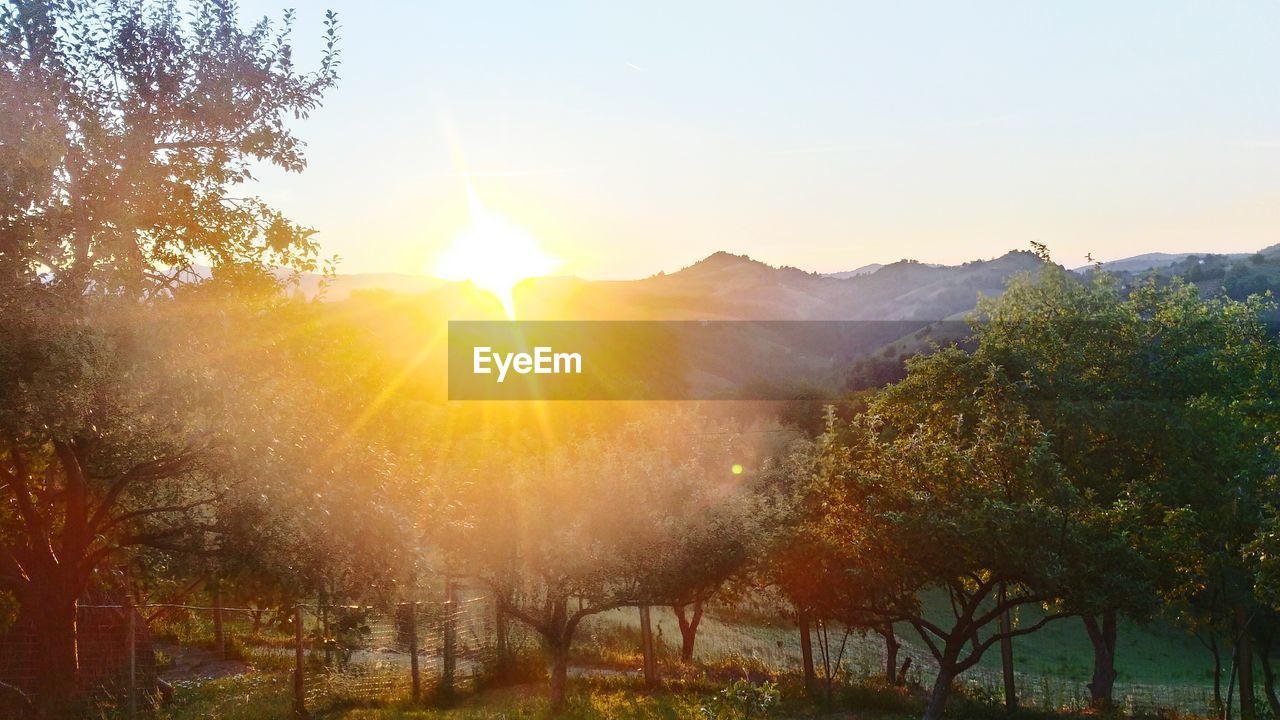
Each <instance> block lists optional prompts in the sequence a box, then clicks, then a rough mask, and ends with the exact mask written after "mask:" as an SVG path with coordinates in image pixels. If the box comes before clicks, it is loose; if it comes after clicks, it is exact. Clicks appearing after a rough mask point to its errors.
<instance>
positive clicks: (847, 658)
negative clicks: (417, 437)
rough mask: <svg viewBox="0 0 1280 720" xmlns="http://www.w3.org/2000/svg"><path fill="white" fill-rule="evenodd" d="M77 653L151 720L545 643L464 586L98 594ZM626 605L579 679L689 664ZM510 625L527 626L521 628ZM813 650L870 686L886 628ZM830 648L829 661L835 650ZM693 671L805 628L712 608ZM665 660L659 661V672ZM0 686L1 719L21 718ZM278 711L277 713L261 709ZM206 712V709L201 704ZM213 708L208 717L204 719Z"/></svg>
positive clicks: (381, 689)
mask: <svg viewBox="0 0 1280 720" xmlns="http://www.w3.org/2000/svg"><path fill="white" fill-rule="evenodd" d="M79 612H80V619H79V654H80V659H81V682H82V684H83V688H82V689H83V690H84V691H85V692H86V694H87V695H89V696H90V697H91V698H92V699H93V702H94V703H95V706H96V712H95V716H103V717H113V716H114V717H120V718H129V719H130V720H132V719H134V718H140V717H145V716H147V715H149V714H150V712H151V711H152V710H153V709H154V708H156V707H158V706H160V705H161V704H163V703H164V702H165V701H167V700H168V699H170V698H171V697H173V696H174V695H181V696H183V697H182V698H180V700H183V701H184V702H185V701H189V700H190V699H191V698H192V697H196V698H198V699H199V700H200V701H201V702H203V703H204V705H203V706H202V707H203V712H204V713H206V714H207V715H209V716H221V715H228V716H233V715H235V714H236V712H237V706H238V707H240V708H243V707H248V706H255V710H258V711H259V715H262V716H270V717H287V716H289V715H290V714H300V713H303V712H305V711H314V710H323V709H325V708H326V707H327V706H331V705H334V704H337V703H350V702H360V701H377V702H386V701H395V700H398V699H404V700H407V699H410V698H414V699H419V700H427V699H435V700H441V701H448V700H449V699H451V697H452V695H453V694H454V693H455V692H460V691H465V690H467V689H470V688H472V687H475V681H476V680H477V679H478V678H480V677H481V676H482V673H484V671H485V670H486V669H487V668H490V667H493V666H494V665H495V664H496V661H497V659H498V655H499V652H500V650H499V648H501V647H503V645H504V643H505V646H506V647H507V648H508V649H509V650H511V651H512V652H513V653H514V652H519V651H522V650H523V651H530V650H533V649H534V648H533V646H532V640H531V637H530V636H529V635H528V634H527V633H521V634H519V635H518V636H517V637H505V638H499V637H498V632H499V627H502V626H503V625H504V624H500V623H498V622H497V617H496V608H495V604H494V602H493V601H492V599H491V598H489V597H488V596H487V595H486V594H485V593H483V592H479V591H476V590H474V589H468V588H466V587H462V586H454V587H453V589H452V590H451V592H450V594H449V596H448V598H447V599H443V600H441V599H437V600H432V601H419V602H406V603H399V604H396V605H390V606H382V607H375V606H369V605H346V604H330V603H306V604H302V605H298V606H294V607H287V608H279V609H269V608H249V607H217V606H192V605H161V604H144V605H138V606H132V605H129V604H105V603H104V604H96V605H89V604H85V605H82V606H81V607H80V610H79ZM647 615H648V626H649V629H650V632H649V633H648V635H647V637H649V638H650V640H649V642H648V643H646V642H644V638H645V637H646V634H645V633H644V632H642V626H643V624H644V622H645V619H644V613H642V612H640V611H638V610H637V609H636V608H621V609H617V610H612V611H609V612H606V613H602V614H599V615H595V616H591V617H589V618H588V619H587V620H586V621H585V622H584V623H583V624H582V625H581V627H580V629H579V633H578V635H577V637H576V641H575V645H574V659H573V668H572V670H573V672H574V674H575V675H590V674H601V675H619V674H622V675H631V676H634V677H636V678H637V679H640V678H645V679H648V680H655V679H656V676H657V675H658V674H659V673H660V672H661V673H672V672H686V671H688V670H689V668H688V666H684V665H681V664H680V663H678V662H677V659H678V658H679V652H680V644H681V635H680V632H679V626H678V623H677V621H676V618H675V615H674V613H673V612H672V611H671V609H669V608H666V607H653V608H649V609H648V612H647ZM505 625H508V626H509V629H508V631H507V632H511V631H516V632H517V633H519V630H517V628H518V627H519V626H518V625H516V624H515V623H508V624H505ZM811 638H812V645H813V655H814V659H815V664H816V665H817V671H818V674H819V678H820V680H821V679H822V678H823V676H824V675H826V674H828V672H829V674H830V676H831V677H833V678H834V679H836V680H838V681H840V682H848V681H858V680H862V679H867V678H871V677H874V676H877V675H880V674H881V673H883V672H884V670H883V668H884V654H885V648H884V642H883V640H882V639H881V638H880V637H879V636H878V635H875V634H856V633H855V634H849V635H846V634H845V632H844V630H843V629H837V628H829V632H827V633H825V634H824V633H823V632H817V631H815V632H814V633H813V634H812V636H811ZM36 641H37V639H36V638H34V637H30V636H24V635H22V634H21V633H16V634H15V633H12V632H11V633H10V634H9V635H8V636H6V638H4V642H3V647H0V681H3V682H4V683H6V684H9V685H11V686H13V687H15V688H23V687H29V686H30V685H31V684H32V683H33V682H34V681H36V680H37V678H38V674H37V672H36V670H35V668H36V667H37V665H36V664H35V663H36V660H35V658H36V656H37V653H36V652H35V651H36V650H37V649H38V648H37V642H36ZM900 641H901V643H902V644H901V648H900V649H899V651H898V653H899V663H901V662H902V661H904V660H907V659H910V661H911V664H910V671H909V673H908V679H909V680H911V681H913V682H915V683H920V684H924V685H926V686H927V685H928V684H929V683H931V681H932V678H933V675H934V673H936V670H937V666H936V663H935V662H934V659H933V657H932V656H931V655H930V654H929V653H928V652H927V651H925V650H924V648H923V647H921V646H919V645H918V644H916V643H913V642H912V641H911V640H910V639H909V638H907V637H902V638H900ZM824 656H825V657H826V658H827V661H828V662H827V663H825V664H824V662H823V658H824ZM694 663H695V665H696V667H695V668H693V669H694V671H696V672H700V673H707V674H708V676H709V677H716V678H720V677H729V676H734V675H737V676H743V675H745V676H747V677H750V678H752V679H756V678H757V677H759V676H774V675H780V674H794V675H798V674H799V673H800V669H801V665H802V661H801V648H800V635H799V633H798V631H797V629H796V627H795V624H794V623H793V622H792V621H791V620H790V619H789V618H787V617H785V616H784V615H783V614H782V613H779V612H777V611H776V609H772V608H765V607H728V606H710V607H708V609H707V612H706V614H705V615H704V616H703V617H702V621H701V625H700V627H699V630H698V633H697V641H696V644H695V647H694ZM660 666H661V667H662V669H661V670H660V669H659V667H660ZM1002 680H1003V678H1002V675H1001V673H1000V670H999V668H998V667H993V666H988V665H985V664H980V665H978V666H977V667H974V668H972V669H970V670H969V671H967V672H965V673H964V674H963V675H962V676H961V677H960V678H959V680H958V682H959V683H961V684H964V685H967V686H969V687H970V688H971V689H973V690H974V691H976V692H978V693H988V694H990V695H991V696H992V697H998V696H999V693H1000V691H1001V689H1002ZM1015 680H1016V686H1017V691H1018V696H1019V701H1020V703H1021V704H1022V705H1023V706H1025V707H1038V708H1044V709H1064V708H1067V709H1072V708H1082V707H1084V706H1086V705H1087V688H1086V686H1085V681H1084V679H1079V678H1072V677H1068V676H1066V675H1064V674H1055V675H1050V674H1037V673H1026V672H1020V673H1017V674H1016V677H1015ZM1115 697H1116V699H1117V701H1118V702H1120V703H1121V704H1122V705H1123V706H1124V707H1126V708H1127V709H1130V710H1134V709H1139V708H1151V707H1161V708H1177V709H1180V710H1183V711H1187V712H1192V713H1205V712H1207V711H1208V710H1209V709H1210V693H1209V689H1208V688H1207V687H1204V686H1200V685H1191V684H1187V685H1161V684H1124V683H1118V684H1117V685H1116V688H1115ZM5 703H6V700H5V699H4V697H3V696H2V695H0V716H2V717H6V718H9V717H21V713H19V712H17V711H14V710H13V709H12V708H15V707H19V706H18V705H13V704H10V705H6V704H5ZM264 704H266V705H267V706H269V708H268V712H266V713H265V714H264V713H262V712H261V710H262V707H263V706H264ZM193 716H194V715H193ZM201 716H204V715H201Z"/></svg>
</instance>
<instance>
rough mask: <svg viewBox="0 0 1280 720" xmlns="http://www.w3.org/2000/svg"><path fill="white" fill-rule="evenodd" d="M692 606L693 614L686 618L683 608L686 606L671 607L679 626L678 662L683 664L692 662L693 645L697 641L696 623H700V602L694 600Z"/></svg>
mask: <svg viewBox="0 0 1280 720" xmlns="http://www.w3.org/2000/svg"><path fill="white" fill-rule="evenodd" d="M692 606H693V612H692V613H691V614H690V615H687V616H686V615H685V608H686V607H689V606H688V605H672V606H671V609H672V610H673V611H675V614H676V622H678V623H679V624H680V661H681V662H685V663H690V662H693V644H694V642H695V641H696V640H697V639H698V623H700V622H702V601H701V600H695V601H694V602H693V605H692Z"/></svg>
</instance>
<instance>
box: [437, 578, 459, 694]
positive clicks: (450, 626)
mask: <svg viewBox="0 0 1280 720" xmlns="http://www.w3.org/2000/svg"><path fill="white" fill-rule="evenodd" d="M444 587H445V600H444V643H443V645H444V647H443V648H442V650H441V654H442V655H443V660H444V667H443V671H442V672H441V673H440V699H441V700H442V701H444V702H446V703H448V702H451V701H452V700H453V681H454V674H455V671H456V670H457V666H458V658H457V648H455V647H454V646H455V645H456V640H457V638H456V636H457V623H458V618H457V615H456V613H457V610H458V602H457V594H458V588H457V586H456V585H455V584H454V582H453V580H447V581H445V586H444Z"/></svg>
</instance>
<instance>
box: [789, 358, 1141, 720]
mask: <svg viewBox="0 0 1280 720" xmlns="http://www.w3.org/2000/svg"><path fill="white" fill-rule="evenodd" d="M1023 383H1024V381H1023V380H1022V379H1020V378H1017V377H1009V376H1008V375H1006V374H1004V373H1003V371H1001V369H1000V368H998V367H995V366H992V365H989V364H987V363H984V362H981V361H980V360H977V359H975V358H973V357H971V356H969V355H967V354H966V353H964V352H963V351H961V350H959V349H954V348H953V349H949V350H944V351H941V352H938V353H936V354H934V355H932V356H929V357H927V358H920V359H916V360H913V361H911V362H910V363H909V364H908V374H907V377H906V379H905V380H903V381H902V382H900V383H898V384H896V385H892V386H890V387H889V388H887V389H886V390H884V391H882V392H881V393H880V394H879V395H878V396H877V397H876V398H875V399H874V400H873V401H872V403H871V405H870V407H869V408H868V410H867V413H866V414H865V415H864V416H861V417H859V418H856V419H855V420H854V421H852V422H850V423H836V422H833V424H832V427H831V429H830V430H829V431H828V433H827V434H826V435H825V436H824V437H823V438H822V439H821V440H820V451H819V452H818V453H817V454H816V455H815V457H814V459H813V461H812V464H811V470H810V472H812V473H814V474H817V475H819V476H820V477H823V478H826V481H827V482H828V484H829V487H830V488H831V489H832V495H831V499H830V500H829V501H828V510H827V515H826V522H825V525H826V527H825V532H826V533H828V535H829V537H830V538H831V541H832V542H833V543H835V544H837V546H838V547H841V548H842V555H843V558H844V563H845V571H846V572H847V573H848V574H849V575H850V576H851V577H852V578H854V579H855V581H856V582H857V583H860V584H862V585H864V586H866V587H873V588H877V593H876V595H877V597H873V598H871V602H869V603H868V604H866V605H865V606H857V605H854V606H852V607H851V608H850V609H851V610H855V611H857V612H858V614H859V615H860V616H861V617H863V618H869V619H873V620H875V621H878V622H879V623H894V622H905V623H908V624H910V625H911V626H912V627H913V628H915V630H916V632H917V634H918V635H919V636H920V639H921V641H922V642H923V643H924V645H925V647H926V648H928V650H929V651H930V653H931V654H932V655H933V657H934V659H935V660H936V661H937V663H938V668H939V670H938V675H937V677H936V679H935V682H934V685H933V688H932V691H931V694H930V699H929V703H928V707H927V710H926V712H925V717H926V719H927V720H936V719H937V718H939V717H941V715H942V712H943V709H944V708H945V706H946V703H947V700H948V698H949V696H950V692H951V687H952V683H953V681H954V680H955V678H956V676H957V675H959V674H960V673H962V672H964V671H965V670H967V669H969V668H971V667H973V666H974V665H976V664H977V663H978V662H979V661H980V660H981V659H982V657H983V655H984V654H985V652H986V651H987V650H988V649H989V648H990V647H992V646H993V645H995V644H996V643H999V642H1001V641H1002V640H1004V639H1006V638H1011V637H1014V636H1017V635H1022V634H1026V633H1030V632H1033V631H1035V630H1036V629H1038V628H1039V627H1041V626H1043V625H1044V624H1045V623H1047V622H1050V621H1052V620H1053V619H1055V618H1058V617H1063V616H1065V615H1066V614H1068V613H1069V609H1068V608H1067V607H1066V606H1065V605H1064V599H1066V598H1071V597H1073V596H1075V594H1076V593H1078V592H1079V588H1080V587H1081V586H1082V585H1083V584H1085V583H1086V582H1087V583H1091V584H1093V586H1094V587H1095V588H1097V587H1098V585H1099V584H1106V585H1107V586H1108V589H1109V590H1111V591H1112V592H1115V591H1116V587H1118V586H1121V585H1122V584H1123V583H1124V582H1126V581H1127V578H1122V577H1119V576H1118V575H1117V574H1116V573H1114V572H1111V571H1110V568H1109V567H1108V565H1109V563H1111V562H1112V560H1111V559H1110V558H1114V557H1118V556H1123V555H1124V554H1126V553H1127V552H1128V550H1127V548H1126V547H1125V546H1124V545H1123V544H1120V543H1116V542H1113V541H1111V540H1110V535H1109V534H1108V533H1107V532H1106V531H1105V529H1101V528H1099V527H1097V525H1096V523H1095V522H1094V520H1093V518H1092V517H1091V516H1090V513H1089V507H1088V504H1087V503H1086V502H1084V501H1083V499H1082V498H1081V496H1080V494H1079V493H1078V492H1076V491H1075V489H1074V488H1072V487H1071V486H1070V485H1069V484H1067V483H1064V482H1063V481H1062V467H1061V465H1060V464H1059V463H1058V462H1057V459H1056V458H1055V456H1054V454H1053V452H1052V447H1051V437H1050V436H1049V434H1048V433H1047V432H1046V431H1045V430H1044V428H1043V427H1042V426H1041V425H1040V423H1039V422H1037V421H1036V420H1035V419H1034V418H1033V417H1032V416H1031V415H1030V413H1028V411H1027V409H1026V407H1025V406H1024V405H1023V404H1022V402H1021V399H1020V395H1021V392H1022V389H1023V388H1022V385H1023ZM926 592H936V593H942V594H945V596H946V597H947V598H949V599H950V603H951V604H950V607H951V610H952V612H951V615H950V616H949V617H948V618H947V619H945V620H943V619H940V618H938V617H934V616H931V615H930V614H929V613H927V612H925V608H924V606H923V605H922V603H921V598H922V595H923V594H924V593H926ZM1027 606H1045V607H1047V608H1048V609H1047V610H1046V611H1045V612H1044V613H1043V614H1042V615H1041V616H1040V617H1039V618H1038V619H1036V620H1033V621H1031V622H1028V623H1027V624H1024V625H1021V626H1016V627H1015V626H1011V625H1008V624H1002V623H1000V622H999V621H1000V619H1001V617H1002V616H1004V615H1005V614H1006V613H1008V612H1010V611H1012V610H1015V609H1017V608H1019V607H1027Z"/></svg>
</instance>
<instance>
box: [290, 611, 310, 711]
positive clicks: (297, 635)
mask: <svg viewBox="0 0 1280 720" xmlns="http://www.w3.org/2000/svg"><path fill="white" fill-rule="evenodd" d="M293 656H294V658H293V659H294V664H293V714H294V716H295V717H299V718H305V717H306V716H307V694H306V688H305V686H304V685H303V680H302V673H303V665H304V663H305V662H306V656H305V655H304V654H303V646H302V605H295V606H294V608H293Z"/></svg>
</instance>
